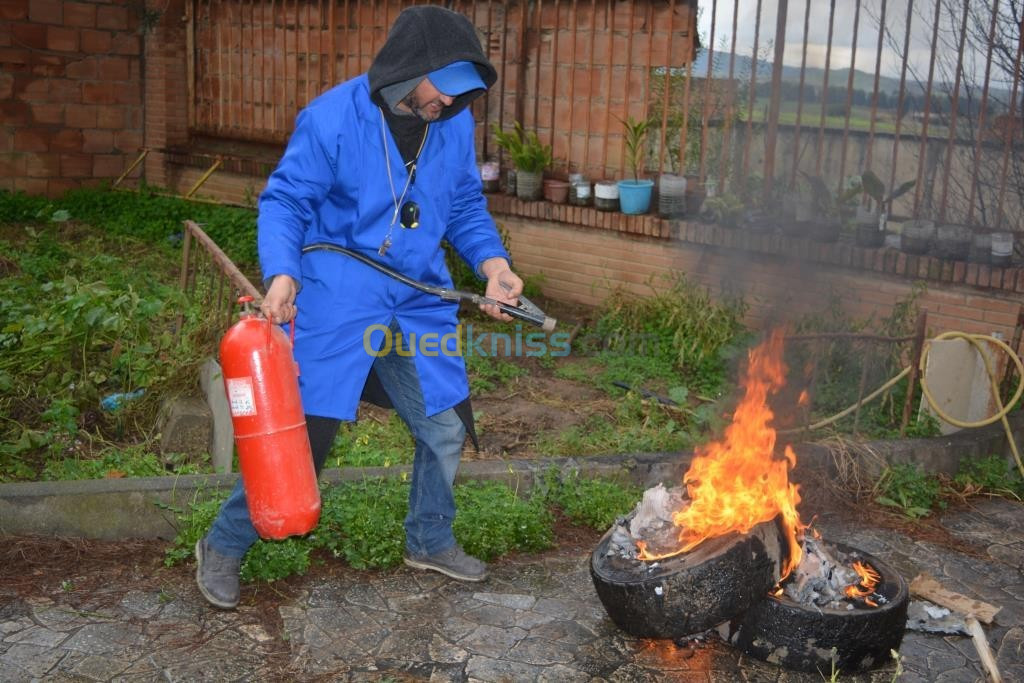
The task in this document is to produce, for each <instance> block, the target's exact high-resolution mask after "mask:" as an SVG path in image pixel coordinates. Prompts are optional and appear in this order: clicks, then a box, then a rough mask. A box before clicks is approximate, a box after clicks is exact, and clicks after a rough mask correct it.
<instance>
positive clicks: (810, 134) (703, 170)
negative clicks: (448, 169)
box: [186, 0, 1024, 229]
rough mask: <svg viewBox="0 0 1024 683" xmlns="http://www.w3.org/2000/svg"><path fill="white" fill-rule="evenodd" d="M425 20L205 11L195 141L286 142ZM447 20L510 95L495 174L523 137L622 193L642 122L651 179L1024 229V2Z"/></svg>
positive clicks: (480, 133) (703, 6) (283, 2)
mask: <svg viewBox="0 0 1024 683" xmlns="http://www.w3.org/2000/svg"><path fill="white" fill-rule="evenodd" d="M410 4H417V3H414V2H408V1H403V0H398V1H394V2H368V1H364V2H359V1H356V0H353V1H349V0H315V1H314V0H193V1H192V3H191V4H190V7H189V12H188V16H187V40H188V46H187V51H186V54H187V57H188V60H189V74H190V81H189V98H188V99H189V125H190V129H191V130H192V131H193V132H194V133H199V134H204V135H212V136H216V137H225V138H234V139H242V140H256V141H267V142H276V143H281V142H283V141H284V140H286V139H287V137H288V135H289V133H290V131H291V128H292V122H293V119H294V116H295V114H296V113H297V112H298V110H299V109H300V108H301V107H302V106H304V105H305V104H306V103H308V102H309V101H310V100H311V99H312V98H313V97H315V96H316V95H317V94H318V93H320V92H322V91H324V90H325V89H327V88H329V87H330V86H332V85H333V84H335V83H338V82H340V81H343V80H345V79H347V78H350V77H352V76H354V75H357V74H359V73H362V72H364V71H365V70H366V69H368V68H369V65H370V63H371V61H372V59H373V56H374V55H375V54H376V52H377V50H378V49H379V48H380V46H381V45H382V44H383V42H384V40H385V38H386V36H387V30H388V27H389V26H390V25H391V24H392V22H393V21H394V19H395V18H396V17H397V15H398V13H399V12H400V11H401V10H402V9H403V8H404V7H405V6H407V5H410ZM445 4H446V5H447V6H449V7H451V8H452V9H455V10H457V11H460V12H463V13H464V14H466V15H467V16H469V17H470V18H471V20H472V21H473V22H474V24H475V25H476V26H477V28H478V30H479V34H480V36H481V42H482V44H483V45H484V47H485V49H486V51H487V53H488V55H489V57H490V59H491V60H492V61H493V62H494V64H495V66H496V67H497V68H498V71H499V74H500V76H501V78H500V79H499V82H498V85H497V87H495V88H494V89H492V91H491V92H490V93H488V95H487V97H485V98H481V100H480V101H478V102H477V103H475V104H474V110H475V111H474V113H475V115H476V117H477V120H478V127H477V146H478V152H479V153H480V154H481V156H482V157H483V158H498V157H499V156H500V154H499V151H498V150H497V149H496V147H495V144H494V141H493V138H492V136H491V135H490V127H491V125H494V124H496V125H498V126H501V127H504V128H509V127H511V125H512V123H513V122H514V121H518V122H521V123H522V124H523V125H524V127H525V128H526V129H527V130H534V131H536V132H537V133H538V135H539V136H540V138H541V140H542V141H544V142H546V143H549V144H551V145H552V147H553V151H554V156H555V159H556V163H555V166H556V168H555V169H553V171H554V172H557V173H566V172H570V171H580V172H583V173H585V174H586V175H588V176H590V177H591V178H594V179H598V178H616V177H623V176H624V174H625V173H626V172H627V168H626V161H625V142H626V140H625V137H624V136H623V126H622V124H621V123H620V121H621V120H625V119H628V118H629V117H633V118H635V119H647V120H649V121H650V122H651V129H650V133H649V135H648V139H647V143H648V144H647V148H646V150H647V152H648V154H647V158H646V161H645V166H646V169H647V171H648V172H650V173H659V172H676V173H680V174H687V175H689V176H691V177H693V178H694V180H695V181H696V182H697V183H705V181H713V184H714V185H715V186H717V188H718V189H719V191H730V192H733V193H736V194H738V195H742V196H748V197H749V196H751V195H753V194H757V195H760V197H761V198H762V199H768V198H771V197H773V196H776V195H778V194H779V193H780V192H781V191H784V190H786V189H790V188H792V187H794V186H795V185H797V184H799V183H800V182H801V181H802V179H803V178H804V177H805V174H806V175H808V176H819V177H823V178H825V179H826V180H827V181H828V183H829V186H830V187H835V188H836V190H837V191H838V190H839V189H840V188H842V187H843V186H844V185H845V184H846V183H848V182H849V180H850V178H851V177H852V176H858V175H859V174H861V173H862V172H863V171H866V170H872V171H873V172H874V173H875V174H876V175H877V176H878V177H880V178H882V179H883V181H885V182H886V184H887V185H888V186H889V187H890V188H891V187H895V186H897V185H900V184H902V183H903V182H904V181H908V180H912V181H914V187H913V191H912V192H910V193H908V194H907V195H906V196H905V197H904V198H903V199H901V200H900V203H899V204H898V205H897V206H896V207H894V210H896V211H897V212H902V213H904V214H906V215H913V216H927V217H931V218H934V219H936V220H940V221H944V222H945V221H951V222H961V223H965V224H971V225H985V226H988V227H990V228H1003V229H1022V228H1024V225H1022V218H1021V216H1022V213H1024V211H1022V195H1024V158H1022V157H1024V155H1022V153H1021V152H1022V149H1024V123H1022V122H1024V118H1022V109H1024V106H1022V105H1024V102H1022V99H1024V93H1022V88H1021V80H1022V68H1021V53H1022V47H1024V42H1022V34H1024V0H984V1H981V2H979V1H978V0H974V1H973V2H972V0H844V1H843V2H838V3H837V2H836V0H831V1H830V2H813V3H812V2H811V0H805V2H802V3H799V2H794V3H790V2H789V1H788V0H732V1H731V2H729V1H728V0H721V1H720V0H711V1H710V2H702V3H700V5H699V7H698V5H697V3H696V1H695V0H690V1H688V0H679V1H676V0H667V1H666V0H662V1H658V0H647V1H637V2H624V1H621V0H602V1H601V2H598V1H597V0H590V1H589V2H587V1H586V0H551V1H549V2H544V1H543V0H534V1H523V2H491V1H487V2H465V1H456V2H448V3H445ZM698 34H699V37H698ZM701 45H703V47H700V46H701Z"/></svg>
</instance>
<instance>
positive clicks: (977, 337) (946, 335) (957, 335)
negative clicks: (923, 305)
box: [780, 331, 1024, 477]
mask: <svg viewBox="0 0 1024 683" xmlns="http://www.w3.org/2000/svg"><path fill="white" fill-rule="evenodd" d="M945 339H966V340H967V341H969V342H970V343H971V344H972V345H973V346H974V347H975V348H976V349H977V350H978V353H979V354H981V358H982V361H984V363H985V370H986V372H987V373H988V379H989V386H990V388H991V389H992V396H993V398H994V399H995V401H996V405H997V406H999V411H998V412H996V413H995V414H994V415H992V416H990V417H987V418H985V419H984V420H976V421H974V422H967V421H964V420H958V419H956V418H954V417H951V416H949V415H947V414H946V412H945V411H944V410H942V409H941V408H940V407H939V406H938V402H937V401H936V400H935V397H934V396H932V393H931V391H929V389H928V384H927V383H926V382H925V379H924V369H925V362H926V360H927V358H928V350H929V349H930V348H931V343H932V342H933V341H940V340H945ZM983 341H984V342H991V343H993V344H995V345H996V346H998V347H999V348H1001V349H1002V350H1003V351H1005V352H1006V355H1007V356H1009V358H1010V360H1012V361H1013V363H1014V365H1016V366H1017V376H1018V377H1019V378H1020V380H1019V381H1018V382H1017V391H1016V392H1015V393H1014V394H1013V398H1011V399H1010V401H1009V402H1008V403H1007V405H1005V406H1004V405H1003V402H1002V399H1001V398H1000V397H999V382H998V380H997V379H996V377H995V373H994V372H993V370H992V364H991V363H990V362H989V358H988V355H986V354H985V353H984V351H983V349H982V348H981V342H983ZM912 369H913V368H912V366H909V365H908V366H907V367H905V368H903V370H902V372H900V373H899V374H898V375H896V376H895V377H893V378H892V379H890V380H889V381H887V382H886V383H885V384H883V385H882V386H880V387H879V388H878V389H875V391H873V392H871V393H870V394H869V395H867V396H865V397H864V398H862V399H860V400H859V401H857V402H856V403H854V404H853V405H852V406H850V407H849V408H846V409H845V410H843V411H842V412H839V413H836V414H835V415H833V416H831V417H828V418H825V419H824V420H820V421H818V422H815V423H814V424H811V425H808V426H806V427H802V428H800V429H789V430H785V431H782V432H780V433H791V432H796V431H802V430H804V429H808V430H810V429H821V428H822V427H825V426H827V425H830V424H832V423H833V422H836V421H838V420H841V419H842V418H844V417H846V416H847V415H849V414H850V413H852V412H853V411H855V410H856V409H857V408H859V407H860V406H862V405H864V404H865V403H869V402H870V401H873V400H874V399H875V398H877V397H878V396H880V395H881V394H882V393H884V392H885V391H887V390H888V389H890V388H892V387H893V386H894V385H895V384H896V383H897V382H899V381H900V380H901V379H903V378H904V377H906V376H907V375H908V374H910V371H911V370H912ZM919 370H920V380H919V381H920V384H921V393H923V394H924V397H925V400H927V401H928V405H930V406H931V408H932V410H934V411H935V413H936V414H937V415H938V416H939V417H940V418H942V419H943V420H944V421H946V422H948V423H949V424H951V425H953V426H955V427H960V428H973V427H985V426H987V425H990V424H992V423H993V422H995V421H996V420H1002V423H1003V429H1004V430H1006V439H1007V441H1009V442H1010V451H1011V452H1012V453H1013V458H1014V460H1015V461H1016V462H1017V469H1019V470H1020V474H1021V476H1022V477H1024V462H1022V461H1021V456H1020V451H1019V450H1018V449H1017V442H1016V440H1015V439H1014V438H1013V431H1012V430H1011V429H1010V422H1009V420H1007V419H1006V415H1007V414H1008V413H1009V412H1010V409H1011V408H1013V406H1014V405H1016V403H1017V401H1018V400H1019V399H1020V397H1021V394H1024V363H1022V362H1021V359H1020V357H1019V356H1018V355H1017V354H1016V353H1014V351H1013V349H1011V348H1010V346H1009V345H1008V344H1007V343H1006V342H1004V341H1003V340H1002V339H997V338H995V337H992V336H989V335H984V334H968V333H966V332H955V331H954V332H943V333H942V334H940V335H939V336H937V337H935V338H934V339H926V340H925V342H924V346H923V347H922V349H921V361H920V366H919Z"/></svg>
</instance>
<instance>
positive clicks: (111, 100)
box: [82, 82, 121, 104]
mask: <svg viewBox="0 0 1024 683" xmlns="http://www.w3.org/2000/svg"><path fill="white" fill-rule="evenodd" d="M120 87H121V86H120V85H118V84H114V83H104V82H95V83H83V84H82V102H83V103H84V104H117V103H118V101H119V95H118V90H119V88H120Z"/></svg>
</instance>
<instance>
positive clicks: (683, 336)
mask: <svg viewBox="0 0 1024 683" xmlns="http://www.w3.org/2000/svg"><path fill="white" fill-rule="evenodd" d="M649 284H650V288H651V295H650V296H647V297H638V296H637V295H636V294H634V293H632V292H628V291H626V290H625V289H622V288H616V289H614V290H613V291H612V292H611V293H610V294H609V296H608V297H607V298H606V299H605V303H604V305H603V306H602V308H601V314H600V318H599V319H598V321H597V323H596V325H595V329H594V337H595V338H596V339H597V340H598V341H599V343H600V349H601V350H600V352H599V354H598V358H599V360H601V361H602V362H605V361H608V360H609V359H611V358H612V357H614V356H620V357H625V358H626V359H627V361H628V359H629V358H643V359H644V360H643V362H644V363H645V364H646V363H650V362H651V361H652V360H653V361H658V362H661V363H663V364H666V365H667V366H669V367H673V368H674V369H675V371H676V372H677V373H679V374H680V375H681V378H678V377H677V381H676V382H675V384H680V383H682V384H685V385H686V386H688V387H689V388H690V389H691V390H693V391H695V392H700V393H714V392H716V391H717V390H718V389H719V387H720V386H721V384H722V382H723V381H724V379H725V367H726V366H725V363H726V361H727V360H728V358H729V357H730V355H731V354H733V353H735V352H736V350H737V348H738V347H739V346H741V345H742V344H743V343H745V335H744V327H743V322H742V321H743V316H744V313H745V311H746V305H745V304H744V302H743V301H742V300H741V299H732V300H729V299H726V300H724V301H722V302H713V301H712V300H711V295H710V294H709V293H708V291H707V290H706V289H704V288H701V287H696V286H693V285H692V284H691V283H690V282H689V281H688V280H687V278H686V276H685V275H683V274H681V273H678V274H676V275H675V276H673V277H672V278H671V279H668V280H667V282H666V284H664V285H662V286H655V285H654V282H653V280H652V281H651V282H650V283H649ZM616 379H625V378H622V377H619V378H616ZM679 379H681V380H682V381H681V382H680V381H679Z"/></svg>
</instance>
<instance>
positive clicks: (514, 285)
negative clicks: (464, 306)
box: [480, 257, 523, 322]
mask: <svg viewBox="0 0 1024 683" xmlns="http://www.w3.org/2000/svg"><path fill="white" fill-rule="evenodd" d="M480 272H481V273H482V274H483V276H484V277H485V278H487V290H486V292H485V293H484V295H485V296H486V297H487V298H488V299H495V300H496V301H500V302H502V303H503V304H509V305H510V306H516V305H518V304H519V295H520V294H522V293H523V281H522V280H520V279H519V276H518V275H516V274H515V273H513V272H512V269H511V268H509V267H508V261H506V260H505V259H503V258H500V257H496V258H491V259H487V260H486V261H484V262H483V263H482V264H480ZM480 310H481V311H483V312H484V313H486V314H487V315H489V316H491V317H492V318H497V319H498V320H504V321H506V322H508V321H510V320H512V316H510V315H507V314H505V313H502V312H501V309H500V308H498V307H497V306H495V305H493V304H481V306H480Z"/></svg>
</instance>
